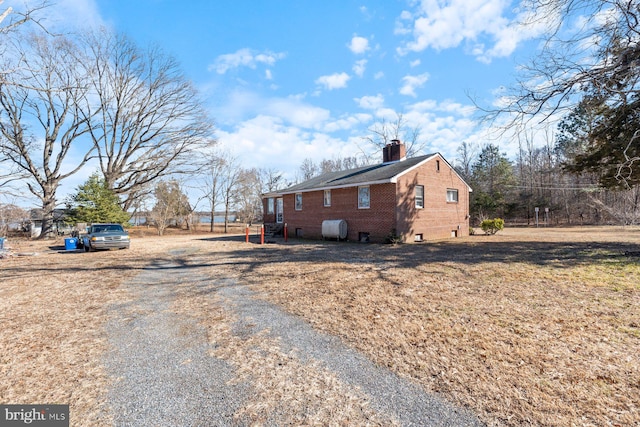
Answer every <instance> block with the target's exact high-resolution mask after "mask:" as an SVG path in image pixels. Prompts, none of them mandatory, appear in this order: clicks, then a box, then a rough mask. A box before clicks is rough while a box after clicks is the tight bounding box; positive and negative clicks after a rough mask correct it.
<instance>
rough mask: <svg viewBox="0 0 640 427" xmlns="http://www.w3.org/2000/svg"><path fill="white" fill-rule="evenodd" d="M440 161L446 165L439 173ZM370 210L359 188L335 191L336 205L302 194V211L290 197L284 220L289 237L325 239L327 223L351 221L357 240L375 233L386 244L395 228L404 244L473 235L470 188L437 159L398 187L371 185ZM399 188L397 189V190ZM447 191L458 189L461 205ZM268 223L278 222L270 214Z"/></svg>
mask: <svg viewBox="0 0 640 427" xmlns="http://www.w3.org/2000/svg"><path fill="white" fill-rule="evenodd" d="M436 160H439V161H440V171H437V168H436ZM416 185H423V186H424V208H422V209H418V208H416V207H415V186H416ZM369 188H370V197H371V203H370V208H369V209H358V188H357V187H351V188H341V189H332V190H331V206H330V207H325V206H324V191H312V192H305V193H302V210H300V211H297V210H295V195H294V194H287V195H285V196H284V222H285V223H286V224H287V226H288V229H289V235H290V236H295V235H296V231H297V232H298V233H299V235H301V236H302V237H305V238H310V239H320V238H322V221H324V220H340V219H342V220H345V221H346V222H347V232H348V235H347V238H348V239H349V240H352V241H357V240H358V238H359V235H360V233H369V239H370V241H371V242H383V241H384V240H385V239H386V237H387V236H388V235H389V233H391V231H392V230H395V231H396V233H397V234H398V235H400V236H401V237H402V238H403V240H404V241H406V242H413V241H414V239H415V236H416V235H417V234H422V236H423V239H424V240H432V239H443V238H448V237H451V235H452V233H453V232H455V233H456V234H457V235H458V236H468V235H469V219H468V216H469V192H468V187H467V185H466V184H465V183H464V182H463V181H462V180H461V179H460V178H459V177H458V175H457V174H456V173H455V172H454V171H453V170H452V169H450V168H449V167H448V165H447V163H446V162H445V161H444V160H443V159H442V158H440V157H436V158H433V159H431V160H429V161H428V162H426V163H425V164H423V165H422V166H420V167H419V168H416V169H414V170H412V171H410V172H408V173H406V174H404V175H402V176H401V177H399V178H398V182H397V183H396V184H394V183H389V184H377V185H371V186H370V187H369ZM396 189H397V191H396ZM447 189H456V190H458V203H448V202H447ZM264 203H265V206H264V207H265V211H264V212H265V216H264V219H265V222H275V215H267V214H266V212H267V210H266V207H267V205H266V203H267V202H266V199H265V201H264Z"/></svg>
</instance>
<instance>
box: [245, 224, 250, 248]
mask: <svg viewBox="0 0 640 427" xmlns="http://www.w3.org/2000/svg"><path fill="white" fill-rule="evenodd" d="M244 236H245V242H247V243H249V224H247V228H245V230H244Z"/></svg>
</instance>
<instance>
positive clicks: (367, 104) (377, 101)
mask: <svg viewBox="0 0 640 427" xmlns="http://www.w3.org/2000/svg"><path fill="white" fill-rule="evenodd" d="M354 100H355V101H356V102H357V103H358V106H359V107H360V108H364V109H366V110H377V109H378V108H382V106H383V105H384V96H382V95H381V94H377V95H376V96H363V97H362V98H354Z"/></svg>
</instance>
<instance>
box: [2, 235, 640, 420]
mask: <svg viewBox="0 0 640 427" xmlns="http://www.w3.org/2000/svg"><path fill="white" fill-rule="evenodd" d="M253 240H254V241H255V240H256V239H255V238H254V239H253ZM9 244H13V245H14V246H16V248H15V249H16V252H22V253H23V254H24V255H32V254H33V253H37V255H32V256H20V257H18V256H15V257H12V258H10V259H5V260H0V271H1V273H0V274H2V277H3V280H2V285H0V321H1V322H2V325H3V334H2V337H1V338H0V340H1V341H0V346H1V347H2V349H3V351H2V353H1V355H0V402H3V403H38V402H48V403H70V404H71V406H72V413H75V414H76V417H77V418H76V419H82V420H88V421H91V422H90V424H101V423H104V424H108V422H109V418H108V408H107V407H106V406H107V405H106V404H105V396H106V390H107V389H108V384H109V378H108V377H107V376H106V374H105V373H104V370H103V368H102V366H101V355H102V354H103V352H105V351H108V348H107V346H106V342H105V340H104V331H103V330H102V329H101V328H102V326H103V325H104V324H105V322H106V320H107V316H108V307H109V306H110V304H116V303H117V302H118V301H124V300H126V299H127V298H129V296H128V295H127V292H126V291H125V290H124V289H123V288H122V286H121V284H122V283H123V281H124V280H126V279H127V278H129V277H132V276H133V275H135V274H136V273H137V272H138V271H140V269H142V268H144V266H145V265H148V264H149V263H150V262H152V261H157V260H158V259H174V260H175V259H176V258H178V259H180V260H181V261H182V262H184V263H185V264H186V265H189V264H193V265H198V266H199V268H202V269H203V271H207V274H208V275H209V276H211V277H212V278H214V279H215V278H236V279H237V280H238V281H241V282H242V283H248V284H250V285H251V286H252V288H253V289H254V291H256V292H258V293H259V295H261V297H262V298H265V299H267V300H270V301H273V302H275V303H277V304H279V305H280V306H282V307H283V308H284V309H285V310H286V311H288V312H291V313H294V314H296V315H298V316H301V317H303V318H304V319H306V320H307V321H308V322H309V323H310V324H312V325H313V326H314V327H315V328H317V329H319V330H321V331H324V332H328V333H331V334H334V335H337V336H339V337H340V338H341V339H342V340H343V341H344V342H346V343H348V344H350V345H352V346H353V347H355V348H357V349H358V350H360V351H361V352H362V353H364V354H366V355H367V356H368V357H369V358H371V359H372V360H373V361H375V362H376V363H378V364H380V365H382V366H386V367H388V368H389V369H391V370H393V371H395V372H397V373H398V374H399V375H401V376H404V377H407V378H410V379H412V380H413V381H415V382H416V383H418V384H420V385H422V386H423V387H424V388H426V389H428V390H431V391H434V392H438V393H440V394H441V395H442V396H444V397H445V398H446V399H448V400H450V401H452V402H456V403H457V404H459V405H463V406H466V407H468V408H471V409H472V410H473V411H475V412H476V413H477V414H478V415H479V416H480V417H481V418H482V419H483V420H484V421H485V422H487V423H488V424H489V425H513V426H519V425H558V426H572V425H594V426H599V425H636V424H638V423H640V356H639V355H640V257H638V256H636V254H637V252H638V251H640V229H638V228H630V227H627V228H622V227H597V228H596V227H576V228H565V229H557V228H550V229H543V228H540V229H533V228H522V229H515V228H514V229H505V230H504V231H503V232H500V233H499V234H497V235H495V236H470V237H468V238H459V239H455V240H453V239H452V240H446V241H438V242H424V243H420V244H407V245H397V246H391V245H366V244H355V243H345V242H339V243H338V242H314V241H290V242H289V243H287V244H280V243H278V244H268V245H258V244H255V243H250V244H247V243H244V242H243V238H242V237H241V238H240V239H235V240H234V239H230V238H226V237H225V236H220V235H202V234H200V235H179V236H171V237H168V238H164V239H160V238H158V237H153V236H146V237H139V238H134V239H133V242H132V248H131V250H129V251H112V252H107V253H88V254H84V253H65V252H64V251H60V250H58V249H60V248H59V246H60V245H62V243H61V242H57V243H55V244H57V245H58V246H57V247H56V246H53V245H54V243H52V242H26V241H25V242H13V243H12V242H9ZM184 248H189V250H176V249H184ZM187 294H188V293H185V294H184V295H185V298H189V299H190V300H189V301H188V303H189V307H191V308H193V307H198V306H199V305H198V300H197V297H194V296H193V295H191V296H186V295H187ZM177 304H178V305H179V304H180V301H177ZM201 307H202V308H201V309H200V310H198V309H196V310H192V315H194V316H198V317H199V318H200V321H201V322H202V323H203V324H205V325H208V326H209V327H215V324H216V322H220V321H221V320H220V310H215V309H212V307H207V308H205V306H204V305H202V306H201Z"/></svg>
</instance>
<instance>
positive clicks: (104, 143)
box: [83, 29, 215, 209]
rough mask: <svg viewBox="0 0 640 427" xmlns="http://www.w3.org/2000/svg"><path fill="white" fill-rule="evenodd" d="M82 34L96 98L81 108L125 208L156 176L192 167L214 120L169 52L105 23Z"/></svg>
mask: <svg viewBox="0 0 640 427" xmlns="http://www.w3.org/2000/svg"><path fill="white" fill-rule="evenodd" d="M86 42H87V48H88V53H87V56H88V57H89V58H90V65H89V68H90V70H92V71H93V74H92V79H91V87H92V90H93V92H94V93H95V95H96V97H97V101H98V102H97V104H94V101H95V100H94V99H90V100H88V101H87V102H86V103H85V104H84V105H83V110H84V111H86V115H87V118H89V117H91V118H92V120H91V126H90V135H91V137H92V139H93V142H94V144H95V146H96V149H97V156H98V159H99V161H100V169H101V171H102V174H103V175H104V178H105V181H106V183H107V185H108V187H109V188H111V189H112V190H113V191H114V192H115V193H116V194H118V195H120V196H121V199H122V201H123V207H124V208H125V209H128V208H129V207H131V206H132V204H133V202H134V200H135V199H136V198H137V197H140V196H141V195H142V194H144V193H148V192H149V191H151V188H152V187H151V186H150V185H149V184H150V183H152V182H153V181H154V180H157V179H158V178H162V177H165V176H169V175H171V176H176V174H180V173H187V172H191V171H192V169H193V165H194V164H197V163H198V162H196V161H194V158H195V157H196V156H197V155H198V154H197V151H198V150H199V149H201V148H203V147H204V146H207V145H211V144H212V143H215V140H214V139H213V137H212V131H213V121H212V120H211V119H210V118H209V117H208V116H207V114H206V112H205V110H204V108H203V106H202V103H201V100H200V99H199V97H198V93H197V91H196V90H195V89H194V87H193V86H192V84H191V83H190V82H189V80H188V79H187V78H186V77H185V76H184V74H183V73H182V71H181V69H180V67H179V64H178V63H177V62H176V60H175V59H174V58H172V57H169V56H167V55H165V54H164V53H162V52H161V51H160V50H159V49H156V48H150V49H147V50H142V49H140V48H139V47H138V46H136V45H135V44H134V43H133V42H132V41H131V40H129V39H128V38H127V37H125V36H123V35H119V34H113V33H111V32H110V31H108V30H105V29H103V30H101V31H99V32H96V33H92V34H90V35H88V36H87V38H86ZM96 111H99V112H100V114H99V115H96V114H95V112H96Z"/></svg>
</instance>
